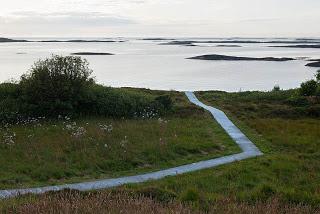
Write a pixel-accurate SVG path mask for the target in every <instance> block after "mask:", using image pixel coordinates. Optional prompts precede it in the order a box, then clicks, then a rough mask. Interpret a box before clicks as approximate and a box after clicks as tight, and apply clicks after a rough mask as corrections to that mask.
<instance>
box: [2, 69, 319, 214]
mask: <svg viewBox="0 0 320 214" xmlns="http://www.w3.org/2000/svg"><path fill="white" fill-rule="evenodd" d="M319 75H320V72H318V73H317V75H316V78H315V80H313V81H312V83H310V82H307V83H303V84H302V85H301V88H299V89H292V90H281V88H280V87H279V86H277V87H275V88H274V89H273V90H272V91H270V92H239V93H227V92H220V91H205V92H197V93H196V94H197V96H198V97H199V99H200V100H201V101H202V102H204V103H207V104H210V105H212V106H215V107H218V108H220V109H221V110H223V111H225V112H226V113H227V115H228V116H229V117H230V118H231V119H232V120H233V121H234V123H235V124H236V125H237V126H238V127H239V128H240V129H241V130H242V131H243V132H244V133H245V134H246V135H247V136H248V137H249V138H250V139H251V140H252V141H253V142H254V143H255V144H256V145H257V146H258V147H259V149H261V150H262V152H263V153H264V155H263V156H261V157H258V158H252V159H247V160H243V161H239V162H236V163H232V164H228V165H224V166H219V167H217V168H214V169H207V170H202V171H198V172H193V173H188V174H185V175H179V176H175V177H168V178H165V179H162V180H160V181H151V182H147V183H143V184H135V185H126V186H124V187H121V188H115V189H113V190H103V191H97V192H85V193H80V192H76V191H62V192H57V193H47V194H44V195H38V196H35V195H27V196H23V197H19V198H16V199H8V200H5V201H2V202H0V209H2V210H3V212H7V213H44V212H49V213H50V212H52V213H54V212H60V213H70V212H80V213H81V212H84V213H86V212H87V213H90V212H96V213H99V212H100V213H105V212H111V213H152V212H154V210H156V212H157V213H217V212H218V213H290V214H291V213H320V207H319V204H320V188H319V187H320V153H319V151H320V122H319V119H320V96H319V94H318V93H317V92H318V90H319V79H320V78H319V77H320V76H319ZM97 87H100V86H97ZM101 87H102V86H101ZM7 89H8V88H7ZM112 90H118V91H117V92H119V93H120V94H121V93H122V92H123V93H128V94H134V95H135V96H138V97H140V96H142V97H148V100H150V101H151V103H152V102H155V101H156V100H158V102H159V103H162V105H164V106H171V107H170V108H165V109H166V110H165V111H164V112H165V113H164V114H163V116H161V117H160V116H158V115H157V116H156V117H153V116H152V117H151V118H150V117H149V116H150V114H148V116H147V117H146V118H148V119H143V118H144V117H134V116H133V117H124V118H123V119H119V116H118V115H117V116H118V117H116V118H103V119H101V118H100V117H99V118H93V117H92V116H89V117H88V119H85V120H84V119H83V118H86V117H81V118H78V119H77V118H75V119H71V120H68V118H65V117H63V118H60V119H59V120H58V119H50V120H48V119H45V122H42V121H41V119H40V121H39V122H36V123H33V122H31V123H27V124H25V125H21V124H12V125H11V126H10V127H8V129H6V128H3V129H2V130H1V131H2V133H6V130H9V131H8V132H7V133H11V135H10V134H9V135H7V134H2V136H13V137H9V138H8V139H9V140H8V142H11V140H14V141H15V143H14V144H13V146H12V145H10V143H9V145H3V147H2V149H1V151H2V154H1V156H0V157H1V158H0V161H1V162H2V163H1V164H0V165H1V167H2V168H3V169H1V170H0V172H1V173H4V172H5V173H7V172H8V173H7V174H6V175H5V176H7V177H6V178H7V179H5V180H2V184H1V185H2V187H9V186H20V185H34V184H43V183H51V182H52V183H57V182H58V183H59V182H65V181H66V180H69V181H73V180H78V179H79V177H81V179H84V178H92V177H95V178H99V177H104V176H109V175H119V174H130V173H133V172H143V171H147V170H150V169H157V168H162V167H168V166H172V165H176V164H180V163H186V162H192V161H196V160H200V159H205V158H209V157H210V158H211V157H216V156H219V155H223V154H231V153H235V152H239V150H238V148H237V147H235V144H233V143H232V142H231V140H230V138H229V137H228V136H226V134H225V133H224V132H223V131H222V130H221V128H220V127H219V126H218V125H217V124H216V123H213V122H212V120H211V118H210V116H209V115H208V114H206V113H205V112H204V111H203V110H201V109H199V108H197V107H195V106H193V105H191V104H190V103H188V101H187V99H186V98H185V97H184V95H183V94H181V93H178V92H163V91H150V90H146V89H130V88H126V89H112ZM167 97H169V98H170V99H168V98H167ZM159 99H160V100H159ZM170 100H171V102H170ZM147 112H149V111H147ZM76 115H79V114H76ZM85 115H86V114H85ZM120 118H121V117H120ZM35 124H41V125H35ZM82 128H83V129H82ZM83 130H85V132H83ZM110 130H111V131H110ZM30 131H32V132H33V133H34V135H33V136H32V138H31V139H33V140H32V142H33V143H29V142H28V141H27V140H24V139H27V138H26V136H28V134H29V132H30ZM13 132H14V133H15V134H13ZM44 133H45V134H44ZM82 133H85V135H84V136H85V137H83V135H82ZM124 133H125V134H124ZM79 134H80V135H79ZM16 136H21V137H16ZM77 136H82V137H80V138H77ZM60 139H63V140H60ZM93 139H95V140H93ZM141 139H143V140H141ZM16 142H17V143H16ZM44 142H46V143H44ZM93 142H94V143H93ZM56 145H59V146H56ZM122 145H125V146H124V147H123V146H122ZM109 149H111V150H109ZM35 150H36V151H37V152H36V153H35V154H32V152H31V151H35ZM26 151H27V152H26ZM113 153H114V154H113ZM25 154H26V155H25ZM65 154H67V155H65ZM155 154H157V155H155ZM3 157H4V158H3ZM18 157H22V158H23V159H22V160H23V161H24V162H20V163H19V161H18V160H19V158H18ZM10 158H11V159H10ZM29 158H30V159H29ZM6 159H9V160H10V161H9V162H5V161H6ZM48 161H49V162H52V164H51V163H49V164H47V165H45V166H43V168H41V165H42V164H45V163H47V162H48ZM10 162H12V163H10ZM28 162H32V164H34V165H32V164H28ZM92 162H93V163H94V164H91V163H92ZM3 163H6V164H7V165H8V166H6V165H5V164H3ZM89 163H90V165H89ZM10 166H11V168H15V170H11V171H10V170H9V168H10ZM16 166H18V167H16ZM33 166H35V167H34V168H33ZM56 166H59V167H58V170H56V168H55V167H56ZM66 166H68V167H66ZM6 167H7V168H6ZM39 167H40V169H38V168H39ZM37 169H38V171H37ZM47 169H49V170H47ZM46 170H47V171H46ZM55 170H56V171H55ZM43 172H44V173H43ZM37 173H38V174H37ZM60 173H61V174H60ZM44 174H45V175H47V176H44V177H43V175H44ZM29 175H32V176H29ZM48 175H49V176H48ZM10 176H12V177H10ZM28 176H29V177H28ZM2 177H4V176H1V178H2ZM27 177H28V178H27ZM42 179H43V180H42Z"/></svg>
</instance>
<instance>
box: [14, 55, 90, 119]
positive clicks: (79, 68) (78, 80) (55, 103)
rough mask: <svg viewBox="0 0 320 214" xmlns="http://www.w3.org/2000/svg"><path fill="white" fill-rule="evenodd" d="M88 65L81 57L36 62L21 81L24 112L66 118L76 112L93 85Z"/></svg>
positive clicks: (54, 58) (54, 57)
mask: <svg viewBox="0 0 320 214" xmlns="http://www.w3.org/2000/svg"><path fill="white" fill-rule="evenodd" d="M91 73H92V71H91V70H90V69H89V66H88V62H87V61H86V60H84V59H81V58H80V57H74V56H67V57H62V56H57V55H54V56H52V57H51V58H48V59H45V60H39V61H38V62H36V63H35V64H34V65H33V67H32V68H31V70H30V71H29V73H27V74H24V75H22V77H21V81H20V84H19V86H20V90H21V99H22V102H23V103H24V104H26V106H25V108H24V110H25V111H26V112H28V113H29V112H30V113H33V114H34V113H35V112H37V113H38V115H60V114H62V115H66V114H71V113H74V112H75V111H77V109H78V108H79V106H81V102H82V101H83V99H84V98H85V95H86V91H87V90H88V88H89V86H90V85H92V84H93V83H94V81H93V79H92V78H91V77H90V76H91Z"/></svg>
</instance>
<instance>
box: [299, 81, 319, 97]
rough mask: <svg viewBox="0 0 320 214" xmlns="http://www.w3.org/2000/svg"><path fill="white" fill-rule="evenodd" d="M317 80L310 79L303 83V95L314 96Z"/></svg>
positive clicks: (301, 89)
mask: <svg viewBox="0 0 320 214" xmlns="http://www.w3.org/2000/svg"><path fill="white" fill-rule="evenodd" d="M317 87H318V85H317V82H316V81H315V80H309V81H307V82H304V83H302V84H301V88H300V94H301V95H302V96H314V95H315V94H316V91H317Z"/></svg>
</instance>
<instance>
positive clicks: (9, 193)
mask: <svg viewBox="0 0 320 214" xmlns="http://www.w3.org/2000/svg"><path fill="white" fill-rule="evenodd" d="M185 94H186V96H187V97H188V98H189V100H190V102H192V103H194V104H195V105H198V106H200V107H202V108H204V109H206V110H208V111H209V112H210V113H211V114H212V116H213V117H214V119H215V120H216V121H217V122H218V123H219V124H220V125H221V126H222V127H223V129H224V130H225V131H226V132H227V133H228V134H229V135H230V137H231V138H232V139H233V140H234V141H235V142H236V143H237V144H238V145H239V147H240V148H241V149H242V152H241V153H239V154H234V155H229V156H224V157H220V158H215V159H212V160H207V161H200V162H197V163H192V164H187V165H183V166H178V167H174V168H170V169H166V170H161V171H157V172H151V173H146V174H141V175H135V176H127V177H120V178H114V179H104V180H98V181H92V182H83V183H76V184H65V185H57V186H47V187H39V188H28V189H13V190H0V199H1V198H2V199H3V198H9V197H15V196H18V195H23V194H27V193H34V194H40V193H44V192H48V191H58V190H63V189H74V190H80V191H86V190H98V189H106V188H110V187H116V186H120V185H123V184H133V183H141V182H145V181H150V180H158V179H161V178H164V177H167V176H175V175H180V174H184V173H188V172H193V171H198V170H202V169H208V168H212V167H216V166H219V165H223V164H227V163H232V162H235V161H240V160H243V159H247V158H252V157H256V156H260V155H262V153H261V152H260V151H259V149H258V148H257V147H256V146H255V145H254V144H253V143H252V142H251V141H250V140H249V139H248V138H247V137H246V136H245V135H244V134H243V133H242V132H241V131H240V130H239V129H238V128H237V127H236V126H235V125H234V124H233V123H232V122H231V121H230V120H229V119H228V117H227V116H226V115H225V114H224V113H223V112H222V111H220V110H218V109H216V108H213V107H211V106H207V105H205V104H203V103H201V102H200V101H199V100H198V99H197V98H196V96H195V95H194V93H193V92H185Z"/></svg>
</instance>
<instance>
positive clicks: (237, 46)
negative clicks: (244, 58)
mask: <svg viewBox="0 0 320 214" xmlns="http://www.w3.org/2000/svg"><path fill="white" fill-rule="evenodd" d="M216 47H226V48H241V47H242V46H241V45H216Z"/></svg>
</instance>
